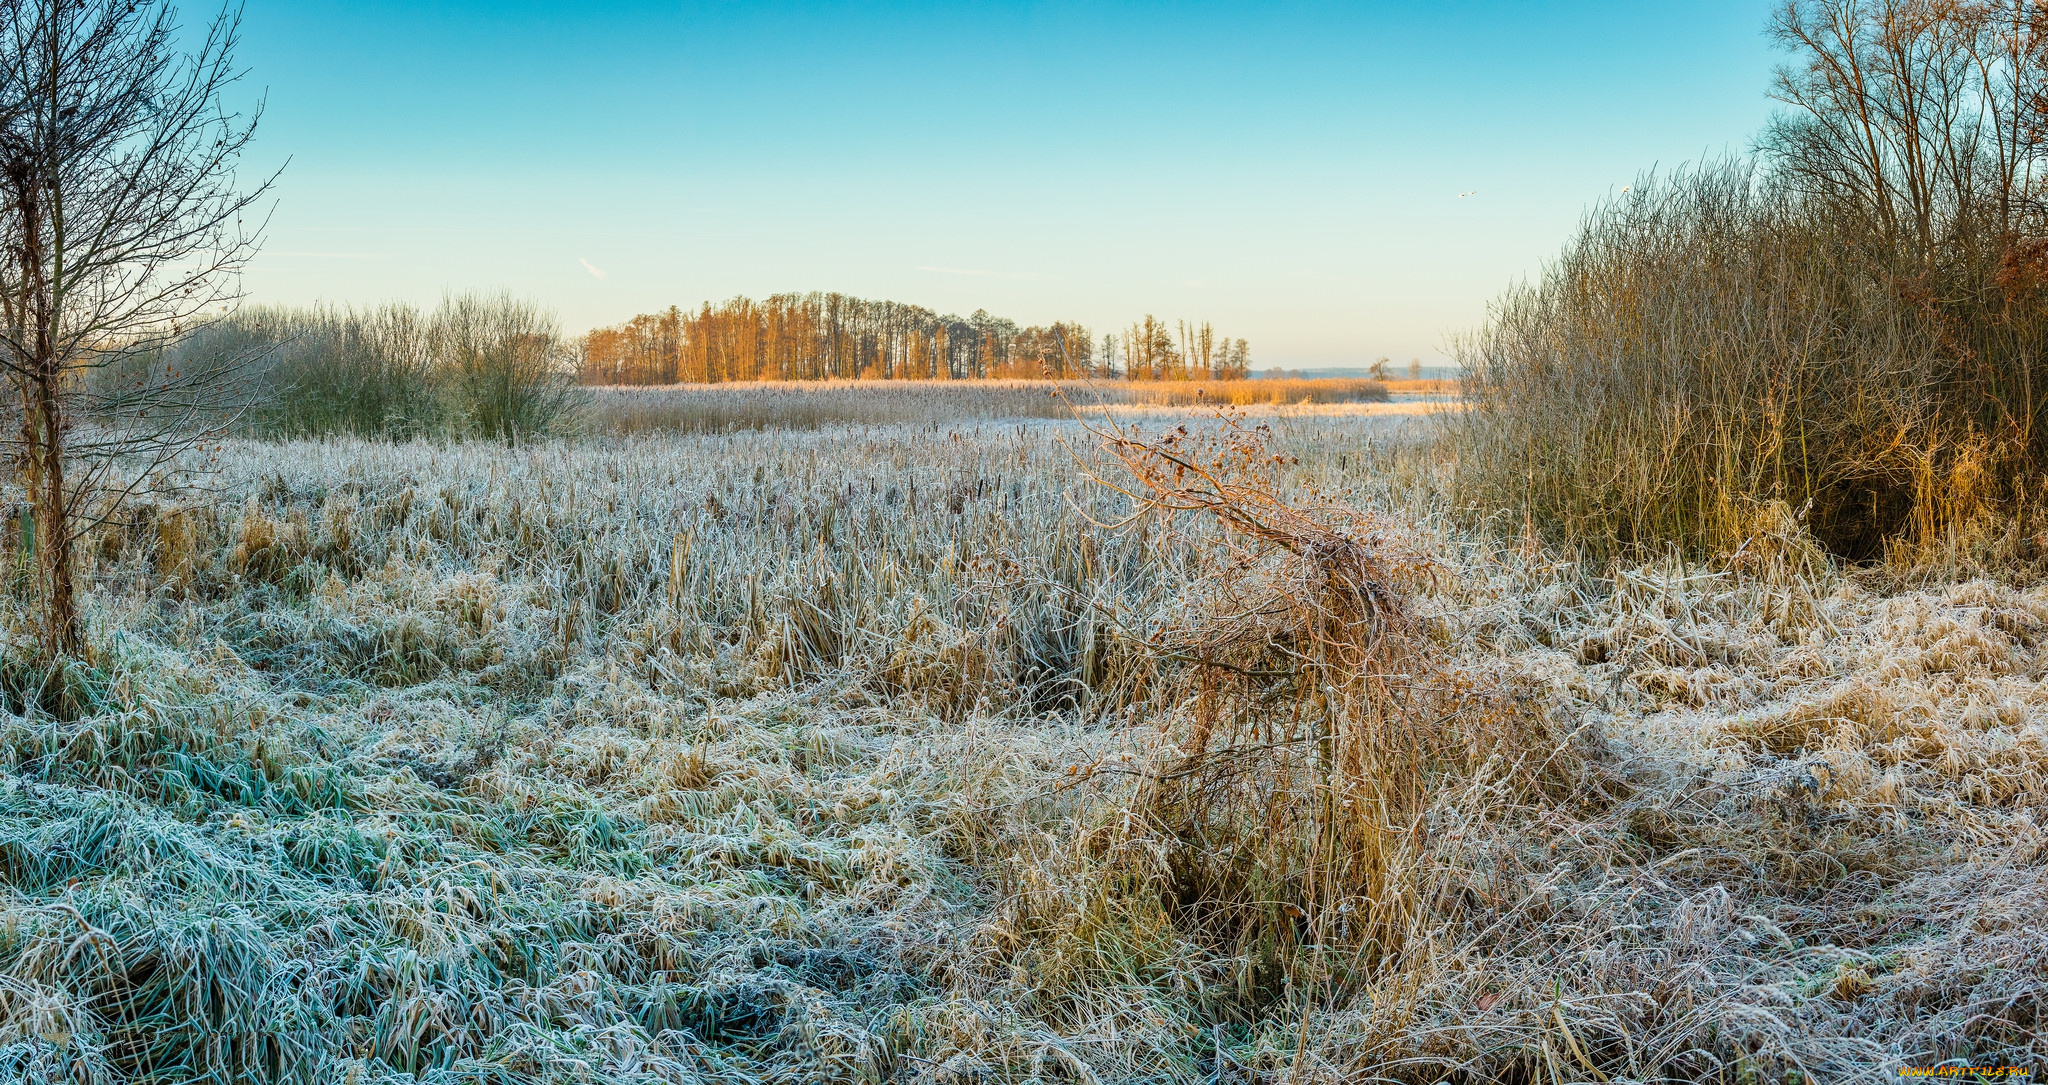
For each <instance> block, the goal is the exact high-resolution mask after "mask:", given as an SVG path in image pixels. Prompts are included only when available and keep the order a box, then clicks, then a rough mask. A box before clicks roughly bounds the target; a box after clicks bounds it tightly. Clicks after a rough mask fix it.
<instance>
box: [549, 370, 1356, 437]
mask: <svg viewBox="0 0 2048 1085" xmlns="http://www.w3.org/2000/svg"><path fill="white" fill-rule="evenodd" d="M590 396H591V398H590V401H589V403H588V405H587V411H588V414H587V419H586V421H587V423H588V425H589V426H590V427H591V428H592V429H594V430H596V431H598V432H602V433H611V434H633V433H732V432H736V431H740V430H750V429H753V430H760V429H818V428H820V427H824V426H833V425H918V424H936V423H946V422H962V421H972V420H992V419H1065V418H1071V417H1072V416H1073V413H1074V410H1075V408H1077V407H1083V408H1094V407H1174V408H1184V407H1202V406H1217V405H1235V406H1247V405H1253V404H1264V405H1272V406H1281V405H1302V404H1338V403H1384V402H1386V401H1387V400H1388V398H1389V397H1388V393H1387V391H1386V386H1385V385H1384V384H1382V383H1380V382H1378V381H1368V380H1299V381H1268V380H1258V381H1250V380H1237V381H1092V382H1079V381H1034V380H982V381H762V382H757V383H747V384H678V385H668V386H662V387H641V386H626V385H620V386H601V387H595V388H592V389H590Z"/></svg>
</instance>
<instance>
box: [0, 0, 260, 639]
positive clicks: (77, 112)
mask: <svg viewBox="0 0 2048 1085" xmlns="http://www.w3.org/2000/svg"><path fill="white" fill-rule="evenodd" d="M175 20H176V12H175V10H174V9H173V8H172V7H171V6H170V4H169V2H168V0H0V369H4V371H5V373H6V374H7V376H8V378H9V379H10V380H11V381H12V383H13V384H14V386H15V389H16V391H18V392H19V395H20V404H21V420H20V422H21V424H20V432H19V436H18V437H17V438H14V439H12V440H11V441H10V443H11V444H13V446H14V447H13V449H12V450H11V451H13V452H14V453H15V460H16V462H17V464H18V466H19V469H20V472H21V481H22V483H23V485H24V486H25V487H26V489H27V490H28V493H29V500H30V502H31V503H32V504H33V506H34V509H35V517H36V527H37V531H36V534H37V536H38V543H39V545H38V547H37V549H38V555H37V556H38V559H39V561H38V565H39V571H40V574H41V576H40V580H41V596H42V599H41V602H42V614H43V621H42V642H43V648H44V650H45V652H47V653H49V654H52V655H55V654H59V653H75V652H76V651H77V650H78V648H79V628H78V613H77V600H76V598H75V595H74V589H73V586H72V554H73V549H74V546H75V544H76V543H77V541H78V540H79V538H80V537H81V536H82V535H84V534H85V533H86V532H88V531H90V530H92V529H93V528H94V527H96V526H98V525H100V524H101V523H103V522H105V521H106V520H107V519H108V518H109V517H110V516H112V515H113V514H114V510H117V509H119V508H120V507H121V504H122V502H123V501H124V500H125V499H126V498H127V497H129V496H132V495H133V494H135V493H136V492H138V491H139V490H141V489H144V488H147V487H150V486H153V485H155V484H156V483H157V481H158V480H159V479H160V478H161V477H162V475H163V472H165V471H166V469H168V468H170V467H172V466H173V465H174V463H175V461H176V459H177V458H178V457H179V455H180V454H182V453H183V452H184V451H185V450H187V449H189V448H190V447H191V445H192V444H193V443H195V442H198V441H202V440H205V439H207V438H208V437H210V436H212V435H214V434H216V433H218V432H219V430H220V428H221V427H222V426H223V425H225V424H226V422H227V420H228V415H227V414H226V413H225V409H226V408H231V407H232V406H233V401H232V400H233V393H232V391H231V387H232V384H233V381H232V377H233V375H234V371H235V369H236V367H237V365H238V363H239V359H236V358H232V357H228V356H225V355H215V356H212V357H207V356H204V355H195V354H194V353H193V352H190V351H186V352H178V351H173V350H170V349H168V348H170V347H171V346H172V345H173V344H175V343H176V341H177V340H178V339H179V338H180V337H181V336H183V335H184V334H186V333H188V332H189V331H191V330H192V329H193V327H194V326H195V324H197V323H200V322H203V321H204V320H205V319H206V317H207V314H211V313H217V312H220V311H224V310H225V308H226V307H227V305H228V304H230V303H231V302H233V301H234V300H235V299H236V298H238V297H239V295H240V280H239V275H238V273H239V271H240V270H241V268H242V267H243V266H244V265H245V263H246V262H247V260H248V259H249V258H250V257H251V256H252V255H253V254H254V252H255V249H256V241H257V235H258V234H259V233H260V228H259V227H260V224H253V223H245V221H244V216H245V214H246V213H248V212H249V211H250V209H251V205H252V204H253V203H254V201H255V200H256V199H257V198H258V197H259V196H261V195H262V194H263V193H264V192H265V191H266V190H267V189H268V188H269V187H270V183H271V180H272V179H273V178H274V175H273V178H265V179H261V180H259V181H257V182H256V183H254V184H253V185H250V186H248V187H246V188H245V187H243V186H242V185H241V184H240V182H239V179H238V177H237V176H236V163H237V161H238V160H239V158H240V155H241V152H242V151H243V149H244V148H245V147H246V146H247V144H248V142H249V139H250V137H251V136H252V135H253V133H254V131H255V122H256V117H255V112H253V111H252V112H251V113H250V114H249V115H247V116H243V115H239V114H238V113H236V112H235V111H234V110H232V109H231V108H229V106H228V105H227V103H226V100H225V98H226V93H227V92H228V90H229V89H230V87H231V86H232V85H233V84H234V83H235V82H236V81H237V79H238V78H239V76H240V75H241V72H240V71H239V70H238V69H236V68H235V67H234V62H233V55H234V51H235V45H236V40H237V36H238V27H239V23H240V14H239V12H238V11H236V10H234V9H223V10H222V12H221V13H220V14H219V15H217V16H216V17H215V18H214V19H213V21H212V22H211V23H210V24H209V26H208V29H207V32H206V34H205V36H204V38H203V39H201V40H200V41H199V44H198V45H197V48H196V49H193V50H191V51H184V50H180V49H178V48H177V47H176V45H175V43H174V39H175V38H176V36H177V33H178V30H179V28H178V26H177V24H176V21H175Z"/></svg>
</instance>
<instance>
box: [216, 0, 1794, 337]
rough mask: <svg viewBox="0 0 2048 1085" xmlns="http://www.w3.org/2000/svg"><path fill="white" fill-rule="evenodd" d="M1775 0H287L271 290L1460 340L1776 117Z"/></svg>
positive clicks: (266, 87)
mask: <svg viewBox="0 0 2048 1085" xmlns="http://www.w3.org/2000/svg"><path fill="white" fill-rule="evenodd" d="M1771 6H1772V5H1771V3H1770V2H1769V0H1717V2H1712V3H1674V4H1643V3H1627V4H1624V3H1608V2H1580V3H1554V4H1537V3H1506V2H1490V3H1481V2H1464V3H1460V2H1449V3H1422V2H1418V3H1352V4H1259V3H1231V4H1209V3H1181V4H1105V3H1094V4H1070V3H956V4H885V3H870V4H793V3H792V4H777V3H746V4H740V3H714V4H678V3H607V4H563V3H559V2H557V3H548V4H540V3H523V2H516V0H501V2H497V3H481V2H414V3H385V2H380V0H367V2H366V0H353V2H348V3H341V2H329V0H292V2H282V0H249V2H248V5H247V9H246V15H245V21H244V35H245V37H244V42H243V47H242V51H241V58H242V60H243V62H244V64H245V65H246V66H247V67H248V68H249V69H250V76H249V81H248V89H249V90H251V92H252V93H253V92H263V93H266V94H267V102H268V105H267V111H266V113H265V115H264V119H263V125H262V128H261V130H260V133H259V138H258V142H257V145H256V148H255V150H254V151H253V152H252V155H251V157H250V162H249V165H250V167H251V169H252V170H256V169H261V168H263V167H265V166H274V165H276V164H277V163H280V162H282V161H284V160H285V159H286V158H289V159H290V164H289V166H288V167H287V168H286V169H285V171H284V174H283V176H282V177H281V179H280V180H279V182H278V186H277V189H276V196H277V207H276V212H275V215H274V217H273V219H272V221H271V227H270V232H269V235H268V238H269V239H268V243H267V245H266V247H265V250H264V252H263V254H262V255H261V256H259V257H258V259H257V261H256V263H255V264H254V266H253V267H252V268H251V269H250V271H249V273H248V275H247V277H246V280H245V285H246V286H247V288H248V289H249V291H250V294H251V300H253V301H258V302H281V303H305V302H311V301H315V300H324V301H334V302H375V301H382V300H390V299H401V300H411V301H416V302H421V303H428V304H430V303H432V302H434V301H435V300H437V299H438V298H439V297H440V296H441V295H442V294H443V292H445V291H451V290H453V291H462V290H471V289H486V290H497V289H509V290H511V291H513V292H514V293H517V294H521V295H524V296H528V297H531V298H534V299H536V300H539V301H541V302H543V303H545V304H547V305H549V306H551V307H553V308H554V309H555V310H556V311H557V312H558V313H559V314H560V315H561V317H562V320H563V323H564V325H565V326H566V327H567V328H568V330H569V331H571V332H580V331H582V330H584V329H586V328H588V327H590V326H592V325H594V324H599V323H609V322H612V321H616V320H620V319H623V318H625V317H627V316H630V315H632V314H633V313H635V312H642V311H648V310H652V309H656V308H660V307H665V306H667V305H669V304H672V303H674V304H682V305H686V306H689V305H695V304H697V303H698V302H701V301H703V300H705V299H720V298H725V297H729V296H731V295H734V294H742V293H744V294H750V295H755V296H760V295H766V294H770V293H775V292H778V291H784V290H839V291H844V292H847V293H852V294H858V295H863V296H869V297H887V298H893V299H896V300H900V301H909V302H916V303H919V304H924V305H928V306H931V307H932V308H935V309H938V310H941V311H956V312H962V313H965V312H970V311H972V310H974V309H976V308H986V309H988V310H989V311H991V312H994V313H998V314H1001V315H1004V316H1009V317H1012V318H1014V319H1016V320H1019V321H1022V322H1026V323H1041V322H1050V321H1052V320H1059V319H1068V320H1080V321H1082V322H1083V323H1086V324H1089V325H1090V326H1092V327H1093V328H1095V330H1096V332H1097V333H1098V334H1100V333H1101V332H1103V331H1108V330H1114V328H1115V327H1117V326H1119V325H1121V324H1124V323H1127V322H1129V321H1131V320H1133V319H1136V318H1137V317H1139V316H1142V315H1143V314H1145V313H1153V314H1156V315H1159V316H1161V317H1165V318H1168V319H1173V318H1191V319H1198V320H1200V319H1205V320H1210V321H1212V322H1214V323H1215V324H1216V325H1217V326H1218V328H1219V330H1220V331H1223V332H1225V333H1227V334H1229V335H1231V336H1244V337H1245V338H1248V339H1249V340H1250V341H1251V344H1252V354H1253V358H1254V360H1255V362H1257V363H1258V364H1259V365H1261V366H1266V365H1285V366H1315V365H1356V364H1363V363H1367V362H1370V361H1371V360H1372V358H1374V357H1377V356H1380V355H1386V356H1390V357H1393V358H1395V359H1396V360H1398V361H1405V360H1406V359H1408V358H1410V357H1420V358H1422V359H1423V360H1424V361H1425V362H1426V363H1430V364H1435V363H1437V362H1439V361H1440V360H1442V356H1441V354H1440V353H1439V351H1440V349H1441V348H1442V347H1443V346H1444V345H1445V344H1446V342H1447V340H1448V339H1449V337H1450V336H1452V335H1454V334H1456V333H1457V332H1459V331H1460V330H1462V329H1466V328H1469V327H1471V326H1473V325H1474V324H1475V323H1476V322H1478V321H1479V320H1480V319H1481V318H1482V316H1483V315H1484V312H1485V306H1486V303H1487V301H1488V299H1490V298H1491V297H1493V296H1494V295H1495V294H1497V293H1498V292H1499V291H1500V289H1501V288H1502V287H1504V286H1506V285H1507V284H1508V283H1510V282H1511V281H1513V280H1514V279H1516V278H1518V277H1521V276H1524V275H1527V274H1530V273H1533V272H1534V271H1535V270H1536V269H1537V268H1538V267H1540V265H1541V263H1542V261H1543V260H1544V259H1545V258H1546V257H1548V256H1549V255H1550V254H1552V253H1554V252H1555V251H1556V250H1557V249H1558V247H1559V246H1560V245H1561V244H1562V243H1563V241H1564V240H1565V238H1566V236H1567V235H1568V233H1569V232H1570V230H1571V229H1572V226H1573V224H1574V223H1575V222H1576V221H1577V219H1578V217H1579V215H1580V214H1581V213H1582V212H1583V210H1584V209H1585V207H1586V206H1587V204H1588V203H1589V202H1590V201H1592V200H1595V199H1597V198H1599V197H1600V196H1602V195H1603V194H1605V193H1607V192H1610V191H1612V190H1614V189H1617V188H1619V187H1621V186H1622V185H1625V184H1627V183H1629V182H1630V181H1631V180H1632V179H1633V178H1634V176H1635V175H1636V173H1637V172H1638V171H1639V170H1641V169H1643V168H1646V167H1650V166H1653V165H1658V164H1663V165H1665V166H1669V165H1671V164H1675V163H1677V162H1680V161H1684V160H1689V159H1696V158H1698V157H1700V156H1701V155H1702V154H1706V153H1719V152H1722V151H1726V150H1739V149H1741V148H1743V147H1745V146H1747V144H1748V142H1749V140H1750V139H1751V138H1752V136H1753V135H1754V133H1755V131H1756V130H1757V128H1758V127H1759V126H1760V125H1761V123H1762V122H1763V120H1764V119H1765V118H1766V117H1767V116H1768V115H1769V112H1770V108H1771V106H1770V102H1769V101H1768V99H1767V98H1766V96H1765V90H1766V86H1767V83H1768V79H1769V75H1770V70H1771V67H1772V65H1773V63H1774V62H1775V60H1776V56H1775V54H1774V53H1773V52H1772V50H1771V47H1770V45H1769V43H1768V41H1767V40H1766V39H1765V37H1764V35H1763V27H1764V23H1765V20H1766V18H1767V16H1768V14H1769V10H1770V8H1771ZM204 10H205V9H203V8H201V7H198V6H192V7H189V8H188V13H189V15H190V17H192V18H194V19H196V18H198V17H199V16H200V15H201V14H202V13H203V11H204ZM1473 190H1476V192H1477V195H1475V196H1472V197H1470V198H1466V199H1460V198H1459V197H1458V194H1459V193H1461V192H1466V191H1473ZM593 269H594V270H593Z"/></svg>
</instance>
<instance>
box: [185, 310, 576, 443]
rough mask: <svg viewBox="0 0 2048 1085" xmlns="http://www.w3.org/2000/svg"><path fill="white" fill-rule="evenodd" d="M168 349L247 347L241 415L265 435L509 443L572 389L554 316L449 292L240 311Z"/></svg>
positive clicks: (565, 407)
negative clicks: (381, 301) (408, 300)
mask: <svg viewBox="0 0 2048 1085" xmlns="http://www.w3.org/2000/svg"><path fill="white" fill-rule="evenodd" d="M178 350H179V351H181V352H184V353H188V354H195V355H197V354H205V355H208V356H217V355H220V354H223V353H231V354H238V355H244V356H246V357H247V358H248V364H249V365H250V366H251V367H252V368H253V370H254V371H255V380H254V381H253V382H252V383H253V385H254V386H255V387H256V388H257V389H260V392H259V394H257V395H256V396H254V397H253V400H252V402H251V403H250V405H249V407H248V409H247V411H246V414H245V418H246V420H247V421H248V423H249V425H250V427H251V428H252V429H253V430H254V431H256V432H258V433H262V434H265V435H270V436H286V437H311V436H326V435H333V434H348V435H354V436H363V437H388V438H393V439H407V438H412V437H422V436H449V437H483V438H489V439H493V440H505V441H516V440H522V439H525V438H529V437H535V436H542V435H545V434H548V433H551V432H555V431H557V430H559V429H560V428H561V427H562V426H563V425H564V424H565V423H566V422H567V421H568V420H569V417H570V415H571V413H572V409H573V407H574V406H575V404H576V403H577V402H578V401H579V397H580V393H579V392H578V391H577V390H576V387H575V370H574V360H573V358H572V357H571V356H570V354H569V352H568V350H567V349H566V347H565V346H564V343H563V340H562V335H561V330H560V328H559V327H558V326H557V325H556V323H555V321H554V318H553V317H552V316H550V315H549V314H547V313H546V312H544V311H542V310H541V309H540V308H538V307H537V306H534V305H532V304H529V303H526V302H522V301H519V300H516V299H514V298H511V297H509V296H503V295H500V296H475V295H466V296H461V297H452V298H449V299H446V300H444V301H443V302H442V303H441V305H440V307H439V308H437V309H435V310H434V311H432V312H423V311H421V310H420V309H418V308H415V307H413V306H410V305H405V304H390V305H383V306H378V307H374V308H365V309H356V308H345V309H342V308H333V307H316V308H310V309H290V308H257V309H250V310H245V311H243V312H241V313H237V314H235V315H234V316H232V317H229V318H227V319H225V320H222V321H220V322H218V323H216V324H213V325H211V326H209V327H207V328H205V329H203V330H202V331H200V332H199V333H198V334H196V335H194V336H192V337H191V338H189V339H188V340H186V341H185V342H184V343H183V344H181V345H180V346H179V347H178Z"/></svg>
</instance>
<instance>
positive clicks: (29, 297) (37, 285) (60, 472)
mask: <svg viewBox="0 0 2048 1085" xmlns="http://www.w3.org/2000/svg"><path fill="white" fill-rule="evenodd" d="M38 181H39V178H37V177H35V176H34V175H33V167H32V166H31V167H30V168H29V169H26V170H19V169H18V171H17V174H16V190H17V191H18V192H19V193H20V196H19V201H20V207H21V220H22V223H23V224H24V229H23V230H22V234H21V272H22V284H23V286H24V287H25V288H26V289H25V290H24V291H23V294H24V297H23V299H22V301H23V305H22V312H23V315H24V316H26V317H27V318H28V321H29V322H30V324H31V327H30V328H28V329H25V330H27V331H28V332H29V333H30V338H29V342H28V344H27V345H28V346H29V347H30V351H31V354H32V357H31V358H29V359H28V362H29V364H28V366H27V367H26V368H27V369H28V373H27V384H28V387H27V389H26V391H27V393H28V396H27V398H28V404H27V406H28V410H26V411H24V412H23V414H24V417H23V419H22V437H23V439H24V440H25V442H26V445H27V447H26V450H25V451H26V452H27V454H28V455H27V457H26V458H27V460H28V467H29V471H28V479H27V483H28V490H29V500H30V502H31V503H32V504H33V505H34V508H35V521H36V534H37V535H38V536H40V538H39V539H38V540H37V541H38V542H39V543H40V544H41V545H39V546H38V547H37V548H36V549H37V555H36V556H37V558H38V559H39V560H38V562H37V572H38V573H39V574H40V576H41V579H42V584H41V588H42V593H41V594H42V596H43V614H42V617H43V621H42V638H41V639H42V650H43V655H44V656H45V657H46V658H55V657H56V656H59V655H76V654H77V652H78V649H79V636H78V605H77V598H76V596H75V594H74V592H73V588H72V580H71V553H72V537H71V534H72V531H71V529H72V525H71V517H70V515H69V513H70V506H69V501H68V495H67V494H66V492H65V485H64V430H65V418H64V404H63V400H62V398H61V397H60V394H59V393H60V391H61V390H60V388H59V387H58V385H59V382H61V381H62V380H63V378H64V373H63V363H62V360H61V359H59V358H58V357H57V350H56V343H55V341H54V339H53V338H52V336H51V334H50V333H51V327H50V321H51V319H52V316H53V314H52V313H51V312H50V306H49V305H48V295H47V291H46V289H45V288H46V287H47V286H48V281H47V278H46V273H45V269H44V264H43V260H44V257H45V255H46V252H45V250H46V248H47V245H46V243H45V239H44V236H43V230H42V217H41V212H42V191H41V186H40V185H39V184H38Z"/></svg>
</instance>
